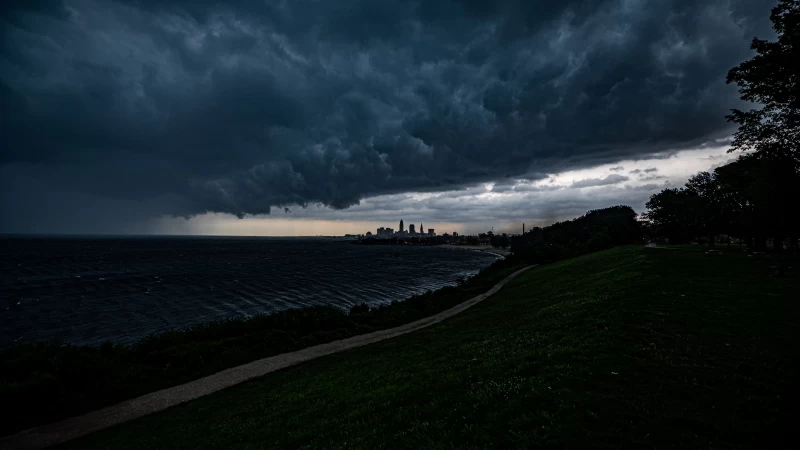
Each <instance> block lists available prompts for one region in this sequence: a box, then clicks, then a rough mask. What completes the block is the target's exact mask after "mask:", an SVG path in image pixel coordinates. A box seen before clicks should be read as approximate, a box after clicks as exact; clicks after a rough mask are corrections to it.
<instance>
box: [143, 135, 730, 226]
mask: <svg viewBox="0 0 800 450" xmlns="http://www.w3.org/2000/svg"><path fill="white" fill-rule="evenodd" d="M728 148H729V147H728V146H725V145H722V146H714V147H707V148H702V149H694V150H684V151H679V152H675V153H665V154H664V155H660V156H659V157H657V158H649V159H642V160H623V161H619V162H616V163H609V164H602V165H599V166H595V167H591V168H586V169H579V170H572V171H566V172H562V173H558V174H552V175H549V176H548V177H547V178H545V179H543V180H539V181H536V182H515V183H514V184H513V185H510V186H502V188H498V189H497V190H495V187H496V185H495V184H494V183H483V184H479V185H476V186H473V187H470V188H467V189H463V190H457V191H445V192H439V193H411V194H400V195H386V196H380V197H373V198H367V199H364V200H362V202H361V204H359V205H357V206H353V207H351V208H349V209H347V210H343V211H336V210H331V209H329V208H325V207H316V206H310V207H308V208H306V209H307V210H309V211H306V210H304V209H303V208H300V207H297V206H294V207H290V211H291V212H288V213H274V214H272V215H269V216H258V217H246V218H243V219H238V218H236V217H235V216H233V215H230V214H220V213H213V214H202V215H199V216H196V217H193V218H191V219H189V220H187V219H184V218H174V217H161V218H158V219H155V220H152V221H150V222H149V223H147V224H141V228H139V230H140V232H142V233H145V234H175V235H233V236H330V235H344V234H364V233H366V232H367V231H371V232H373V233H375V230H376V229H377V228H378V227H391V228H394V229H397V228H398V225H399V221H400V219H403V221H404V223H405V225H406V227H408V225H409V224H410V223H414V224H416V226H417V227H419V225H420V224H422V225H424V226H425V228H426V229H427V228H434V229H435V230H436V232H437V233H439V234H441V233H445V232H447V233H452V232H454V231H456V232H459V233H479V232H485V231H488V230H491V229H492V227H494V230H495V231H500V232H509V233H519V232H520V231H521V229H522V224H523V223H525V224H526V226H527V227H531V226H543V225H549V224H551V223H553V222H555V221H559V220H565V219H571V218H574V217H577V216H579V215H581V214H583V213H584V212H586V211H587V210H589V209H593V208H602V207H607V206H613V205H618V204H626V205H629V206H632V207H633V208H634V210H635V211H636V212H637V213H642V212H644V210H645V208H644V203H645V202H646V201H647V200H648V199H649V197H650V195H652V194H654V193H656V192H658V191H660V190H662V189H665V188H667V187H680V186H682V185H683V184H684V183H685V182H686V180H687V179H688V177H689V176H691V175H694V174H696V173H698V172H700V171H703V170H713V168H715V167H718V166H720V165H723V164H725V163H727V162H729V161H731V160H733V159H735V158H736V156H737V155H736V154H735V153H728V152H727V151H728ZM609 177H610V178H609ZM498 191H499V192H498ZM387 203H388V204H394V205H396V209H392V210H387V209H386V208H383V207H382V205H383V204H387ZM454 205H458V206H457V207H456V206H454ZM473 217H474V218H473ZM378 218H379V219H378Z"/></svg>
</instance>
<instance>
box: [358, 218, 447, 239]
mask: <svg viewBox="0 0 800 450" xmlns="http://www.w3.org/2000/svg"><path fill="white" fill-rule="evenodd" d="M366 236H368V237H373V238H379V239H391V238H397V237H416V238H429V237H436V230H434V229H433V228H428V230H427V232H426V231H425V228H424V227H423V225H422V224H419V231H417V228H416V225H414V224H413V223H412V224H409V225H408V230H406V229H405V225H404V224H403V220H402V219H400V227H399V229H398V231H395V230H394V228H388V227H387V228H384V227H380V228H378V230H377V232H376V233H375V234H372V232H371V231H368V232H367V234H366Z"/></svg>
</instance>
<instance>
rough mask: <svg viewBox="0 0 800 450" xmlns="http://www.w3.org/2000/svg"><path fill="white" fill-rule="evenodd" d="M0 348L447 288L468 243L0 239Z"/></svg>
mask: <svg viewBox="0 0 800 450" xmlns="http://www.w3.org/2000/svg"><path fill="white" fill-rule="evenodd" d="M0 243H2V247H1V248H0V269H2V270H1V271H0V348H6V347H9V346H13V345H17V344H22V343H30V342H37V341H44V340H50V339H60V340H62V341H63V342H69V343H74V344H99V343H102V342H104V341H114V342H126V343H128V342H132V341H135V340H137V339H140V338H142V337H144V336H146V335H147V334H149V333H154V332H161V331H165V330H168V329H170V328H174V329H180V328H185V327H189V326H192V325H197V324H200V323H204V322H208V321H212V320H218V319H223V318H228V317H246V316H250V315H254V314H260V313H268V312H271V311H278V310H282V309H287V308H296V307H302V306H309V305H322V304H325V305H335V306H338V307H342V308H348V309H349V307H350V306H352V305H354V304H357V303H362V302H363V303H367V304H370V305H379V304H385V303H389V302H391V301H393V300H402V299H405V298H407V297H409V296H411V295H413V294H418V293H423V292H425V291H427V290H434V289H438V288H440V287H443V286H446V285H452V284H454V283H456V282H457V280H458V279H459V278H461V277H467V276H471V275H473V274H475V273H477V272H478V271H479V270H480V269H481V268H483V267H486V266H488V265H489V264H491V263H492V262H494V261H495V260H496V259H497V257H496V256H494V255H491V254H488V253H484V252H478V251H467V250H461V249H450V248H443V247H408V246H361V245H352V244H350V243H349V242H347V241H341V240H335V239H330V238H234V237H230V238H224V237H191V238H190V237H181V238H174V237H136V238H107V237H97V238H27V237H9V236H5V237H0Z"/></svg>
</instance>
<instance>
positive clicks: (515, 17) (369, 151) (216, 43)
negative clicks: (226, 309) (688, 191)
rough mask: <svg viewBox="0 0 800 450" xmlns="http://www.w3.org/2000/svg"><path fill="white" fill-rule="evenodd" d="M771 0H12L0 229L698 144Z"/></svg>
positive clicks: (422, 187) (484, 175)
mask: <svg viewBox="0 0 800 450" xmlns="http://www.w3.org/2000/svg"><path fill="white" fill-rule="evenodd" d="M771 6H772V5H771V4H769V2H764V1H762V0H724V1H722V0H719V1H717V0H711V1H706V2H697V1H690V0H665V1H660V2H651V1H645V0H613V1H612V0H594V1H580V2H578V1H564V2H552V1H533V0H530V1H499V2H489V1H486V2H483V1H455V0H442V1H435V2H423V1H388V0H383V1H381V0H369V1H368V0H364V1H344V0H343V1H329V2H328V1H311V0H307V1H303V0H298V1H291V2H287V1H281V0H276V1H269V0H258V1H257V0H247V1H246V0H238V1H237V0H231V1H226V2H217V1H208V0H207V1H202V0H198V1H188V0H186V1H179V0H172V1H169V0H164V1H145V0H141V1H132V2H115V1H102V2H101V1H91V0H74V1H69V0H65V1H63V2H61V1H37V2H12V4H11V5H5V6H3V7H2V10H0V11H1V14H2V18H1V19H0V32H2V43H1V44H0V101H2V105H3V106H2V118H1V119H0V120H1V123H0V127H2V130H3V145H2V150H0V173H2V174H3V180H2V188H3V191H4V192H3V195H2V196H0V202H2V203H0V207H2V219H0V230H9V229H14V230H16V229H19V228H24V227H25V223H26V221H28V222H31V221H35V220H40V218H41V217H42V216H40V215H38V214H39V212H38V210H39V209H52V208H60V209H58V211H61V212H59V214H62V215H63V216H64V217H67V216H69V215H70V214H72V215H75V216H82V217H87V215H89V216H91V217H96V219H95V220H96V222H95V223H100V222H102V221H103V220H106V221H108V222H107V223H109V224H111V223H112V222H114V221H115V220H120V221H123V220H127V217H128V216H130V215H131V214H134V215H136V216H137V217H140V216H141V217H144V216H148V215H152V216H155V215H165V214H166V215H174V216H187V217H188V216H192V215H195V214H201V213H204V212H222V213H230V214H234V215H237V216H240V217H242V216H245V215H251V214H268V213H269V212H270V211H271V210H272V208H274V207H279V211H280V209H282V208H286V207H289V206H293V205H300V206H308V205H312V204H321V205H325V206H327V207H330V208H333V209H343V208H348V207H351V206H353V205H357V204H358V203H359V202H360V201H361V200H362V199H364V198H367V197H372V196H379V195H396V194H400V193H404V192H438V191H448V190H454V189H462V188H465V187H467V186H472V185H475V184H477V183H483V182H503V181H507V182H511V181H513V180H517V179H530V180H535V179H541V178H542V177H544V175H543V174H547V173H555V172H559V171H565V170H571V169H579V168H582V167H588V166H591V165H597V164H603V163H609V162H615V161H621V160H623V159H630V158H644V157H647V156H648V155H653V154H655V153H658V152H664V151H665V150H679V149H683V148H689V147H692V146H701V145H703V144H704V143H707V142H710V141H712V140H714V139H718V138H721V137H725V136H728V135H729V134H730V133H731V129H730V126H729V124H727V123H726V122H725V120H724V117H723V116H724V114H726V112H727V111H728V109H729V108H731V107H737V106H739V104H738V100H737V93H736V91H735V88H733V87H731V86H726V85H725V83H724V76H725V73H726V71H727V70H728V69H729V68H730V67H732V66H734V65H736V64H737V63H738V62H740V61H742V60H744V59H746V58H748V57H749V56H750V53H749V50H748V43H749V40H750V39H751V38H752V37H753V36H754V35H758V36H760V37H770V36H771V31H770V28H769V22H768V15H769V8H770V7H771ZM612 177H618V178H613V179H612ZM622 178H625V177H622V176H621V175H615V174H612V175H610V176H608V177H606V178H604V179H603V180H600V181H602V182H605V181H608V180H611V181H612V182H618V181H623V180H622ZM626 179H627V178H626ZM614 180H616V181H614ZM587 181H589V180H587ZM594 185H597V184H594ZM98 205H103V206H102V207H100V206H98ZM130 205H136V206H135V207H130ZM387 207H389V208H391V205H388V206H387ZM104 211H105V212H106V213H104ZM117 211H125V212H124V213H117ZM284 211H287V210H285V209H284ZM104 214H105V215H104ZM120 214H121V215H120ZM121 217H122V218H121ZM97 221H100V222H97Z"/></svg>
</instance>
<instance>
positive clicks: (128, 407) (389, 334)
mask: <svg viewBox="0 0 800 450" xmlns="http://www.w3.org/2000/svg"><path fill="white" fill-rule="evenodd" d="M535 266H536V265H529V266H525V267H523V268H520V269H518V270H516V271H515V272H513V273H511V274H509V275H507V276H506V277H505V278H503V279H502V280H500V281H499V282H498V283H496V284H495V285H493V286H492V287H491V288H490V289H489V290H488V291H486V292H484V293H482V294H479V295H477V296H475V297H472V298H469V299H467V300H464V301H462V302H460V303H458V304H456V305H455V306H452V307H450V308H449V309H446V310H444V311H440V312H438V313H436V314H433V315H431V316H428V317H424V318H421V319H418V320H415V321H413V322H409V323H406V324H403V325H400V326H396V327H393V328H387V329H383V330H378V331H374V332H371V333H365V334H358V335H355V336H351V337H348V338H345V339H341V340H335V341H332V342H327V343H324V344H319V345H315V346H312V347H306V348H303V349H300V350H296V351H292V352H286V353H281V354H277V355H274V356H270V357H266V358H261V359H258V360H255V361H251V362H248V363H245V364H241V365H238V366H234V367H230V368H228V369H224V370H222V371H219V372H216V373H214V374H212V375H208V376H205V377H202V378H199V379H195V380H193V381H190V382H187V383H184V384H180V385H177V386H171V387H168V388H165V389H161V390H158V391H154V392H150V393H148V394H145V395H141V396H139V397H136V398H132V399H129V400H125V401H122V402H120V403H117V404H114V405H112V406H108V407H105V408H101V409H97V410H94V411H91V412H88V413H85V414H81V415H78V416H73V417H70V418H67V419H64V420H61V421H59V422H54V423H49V424H45V425H40V426H35V427H33V428H29V429H27V430H23V431H20V432H18V433H15V434H12V435H9V436H5V437H2V438H0V447H3V448H20V449H21V448H26V449H39V448H44V447H49V446H51V445H58V444H62V443H64V442H67V441H70V440H73V439H76V438H79V437H82V436H85V435H88V434H90V433H93V432H95V431H99V430H102V429H105V428H108V427H111V426H114V425H119V424H122V423H125V422H129V421H131V420H134V419H137V418H139V417H143V416H145V415H149V414H153V413H156V412H159V411H163V410H164V409H167V408H169V407H172V406H176V405H179V404H182V403H185V402H188V401H190V400H194V399H196V398H200V397H203V396H206V395H208V394H211V393H214V392H217V391H220V390H222V389H225V388H228V387H231V386H235V385H237V384H240V383H243V382H245V381H248V380H251V379H253V378H257V377H261V376H264V375H266V374H268V373H272V372H275V371H277V370H281V369H284V368H287V367H292V366H295V365H298V364H301V363H304V362H306V361H310V360H313V359H317V358H320V357H322V356H326V355H331V354H334V353H340V352H343V351H346V350H350V349H354V348H358V347H363V346H365V345H369V344H373V343H376V342H381V341H385V340H387V339H392V338H394V337H397V336H402V335H404V334H408V333H411V332H414V331H417V330H420V329H423V328H427V327H429V326H431V325H435V324H437V323H439V322H441V321H443V320H445V319H448V318H450V317H453V316H455V315H456V314H458V313H460V312H462V311H465V310H467V309H468V308H470V307H472V306H474V305H476V304H477V303H480V302H481V301H483V300H485V299H487V298H489V297H491V296H492V295H494V294H495V293H497V291H499V290H500V289H501V288H502V287H503V286H505V285H506V284H507V283H508V282H509V281H511V280H513V279H514V278H516V277H517V276H518V275H520V274H521V273H523V272H525V271H527V270H529V269H531V268H532V267H535Z"/></svg>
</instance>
